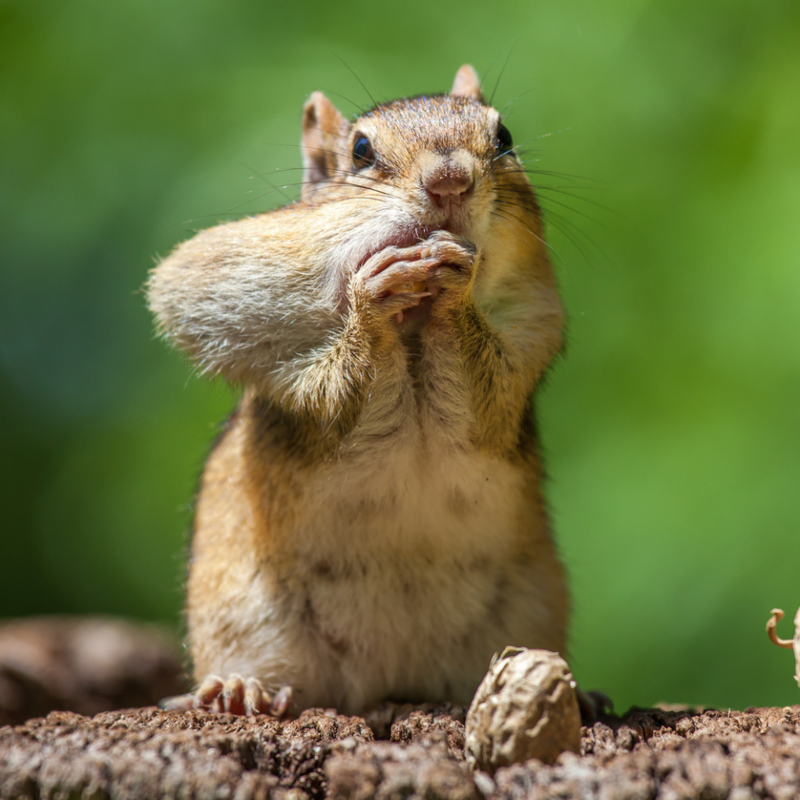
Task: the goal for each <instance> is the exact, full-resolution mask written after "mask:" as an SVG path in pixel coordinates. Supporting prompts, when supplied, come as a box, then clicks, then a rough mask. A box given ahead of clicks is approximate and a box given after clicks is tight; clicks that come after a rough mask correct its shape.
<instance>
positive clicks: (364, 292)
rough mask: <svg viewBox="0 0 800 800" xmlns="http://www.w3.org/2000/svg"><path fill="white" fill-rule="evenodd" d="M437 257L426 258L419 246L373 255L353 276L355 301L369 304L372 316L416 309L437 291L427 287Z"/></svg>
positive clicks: (353, 298)
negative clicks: (373, 314)
mask: <svg viewBox="0 0 800 800" xmlns="http://www.w3.org/2000/svg"><path fill="white" fill-rule="evenodd" d="M437 263H438V262H437V261H436V259H434V258H430V257H428V258H425V257H422V250H421V247H420V246H419V245H414V246H412V247H394V246H391V247H385V248H384V249H383V250H380V251H379V252H377V253H375V254H374V255H372V256H370V257H369V258H368V259H367V260H366V261H365V262H364V264H363V265H362V266H361V267H360V268H359V269H358V271H357V272H356V274H355V275H354V276H353V279H352V283H351V291H352V293H353V297H352V300H351V301H352V302H355V303H356V304H359V301H361V302H366V304H368V305H369V306H370V308H371V309H372V313H376V312H377V313H378V314H379V315H380V316H383V317H386V318H390V317H393V316H395V315H400V316H402V312H403V311H406V310H408V309H410V308H414V307H415V306H417V305H419V303H420V302H421V301H422V300H424V299H425V298H426V297H431V295H432V294H433V292H432V291H431V290H430V289H429V288H428V286H427V285H426V280H427V279H428V278H429V277H430V274H431V269H432V268H433V267H435V266H436V265H437Z"/></svg>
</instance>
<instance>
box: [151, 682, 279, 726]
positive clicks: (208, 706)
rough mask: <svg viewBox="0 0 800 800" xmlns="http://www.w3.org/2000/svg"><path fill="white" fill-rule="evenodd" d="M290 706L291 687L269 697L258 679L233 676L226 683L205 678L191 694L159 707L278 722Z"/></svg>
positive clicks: (178, 696)
mask: <svg viewBox="0 0 800 800" xmlns="http://www.w3.org/2000/svg"><path fill="white" fill-rule="evenodd" d="M291 704H292V688H291V686H282V687H281V688H280V689H278V691H277V692H275V694H270V693H269V692H268V691H267V690H266V689H265V688H264V687H263V686H262V684H261V681H259V680H258V678H247V679H245V678H243V677H242V676H241V675H237V674H236V673H232V674H231V675H229V676H228V679H227V680H225V681H223V680H222V678H219V677H217V676H216V675H208V676H207V677H206V678H205V679H204V680H203V682H202V683H201V684H200V686H198V688H197V689H196V690H195V691H194V692H191V693H189V694H181V695H177V696H176V697H165V698H164V699H163V700H162V701H161V702H160V703H159V704H158V705H159V706H160V707H161V708H163V709H164V710H165V711H188V710H190V709H194V708H196V709H202V710H204V711H211V712H214V713H217V714H237V715H239V716H246V717H254V716H256V715H258V714H269V715H271V716H273V717H278V718H280V717H283V716H285V715H286V714H287V713H288V711H289V707H290V706H291Z"/></svg>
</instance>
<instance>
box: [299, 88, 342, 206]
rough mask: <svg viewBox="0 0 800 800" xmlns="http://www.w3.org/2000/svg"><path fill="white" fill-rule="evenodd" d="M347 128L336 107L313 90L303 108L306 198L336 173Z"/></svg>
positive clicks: (302, 146) (304, 196) (304, 184)
mask: <svg viewBox="0 0 800 800" xmlns="http://www.w3.org/2000/svg"><path fill="white" fill-rule="evenodd" d="M347 128H348V123H347V120H346V119H345V118H344V117H343V116H342V115H341V114H340V113H339V111H338V110H337V108H336V106H335V105H334V104H333V103H331V101H330V100H328V98H327V97H325V95H324V94H322V92H314V93H313V94H312V95H311V97H310V98H309V99H308V102H307V103H306V104H305V106H304V107H303V136H302V139H301V141H300V147H301V149H302V151H303V168H304V172H303V191H302V195H301V196H302V198H303V200H306V199H307V198H308V197H309V196H310V195H311V194H312V193H313V192H314V191H315V190H316V189H317V187H318V184H320V183H322V182H323V181H326V180H328V179H329V178H330V177H331V176H332V175H334V171H335V169H336V156H337V153H338V152H339V151H340V150H341V149H342V141H343V139H344V136H345V134H346V132H347Z"/></svg>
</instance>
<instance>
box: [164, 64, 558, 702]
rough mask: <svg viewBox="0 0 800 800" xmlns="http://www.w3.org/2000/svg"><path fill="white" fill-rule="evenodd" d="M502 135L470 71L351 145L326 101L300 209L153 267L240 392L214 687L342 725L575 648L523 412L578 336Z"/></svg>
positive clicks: (185, 324) (178, 331) (207, 546)
mask: <svg viewBox="0 0 800 800" xmlns="http://www.w3.org/2000/svg"><path fill="white" fill-rule="evenodd" d="M500 125H501V123H500V120H499V116H498V114H497V112H496V111H495V110H494V109H492V108H490V107H488V106H486V105H484V103H483V102H482V99H481V98H480V94H479V89H478V85H477V79H476V78H475V77H474V72H472V70H471V68H462V70H460V71H459V74H458V76H457V78H456V84H455V86H454V93H453V94H450V95H442V96H435V97H420V98H412V99H409V100H399V101H394V102H392V103H388V104H385V105H383V106H378V107H376V108H375V109H373V110H371V111H369V112H367V114H365V115H364V116H362V117H361V118H359V119H357V120H355V121H354V122H353V123H352V124H351V123H348V122H347V121H346V120H345V119H344V118H343V117H341V115H339V114H338V112H337V111H336V110H335V108H334V107H333V106H332V105H331V104H330V101H328V100H327V99H326V98H324V96H322V95H319V94H318V93H317V94H315V95H314V96H312V99H311V100H310V101H309V103H308V104H307V105H306V110H305V114H304V121H303V142H304V145H305V148H306V158H305V165H306V174H307V181H308V183H307V186H306V189H305V190H304V193H303V199H302V200H301V201H300V202H299V203H297V204H295V205H292V206H289V207H287V208H284V209H281V210H278V211H273V212H270V213H268V214H264V215H260V216H257V217H253V218H248V219H243V220H240V221H238V222H233V223H229V224H226V225H221V226H218V227H216V228H212V229H210V230H206V231H203V232H201V233H199V234H198V235H197V236H196V237H195V238H194V239H192V240H191V241H189V242H186V243H185V244H183V245H181V246H180V247H179V248H178V249H177V250H176V251H175V252H174V253H173V254H172V255H171V256H170V257H169V258H167V259H166V260H164V261H163V262H162V263H161V264H160V265H159V266H158V267H157V268H156V269H155V270H154V272H153V274H152V277H151V279H150V283H149V298H150V305H151V308H152V310H153V312H154V314H155V315H156V318H157V319H158V323H159V326H160V329H161V331H162V332H163V333H164V334H165V335H166V336H167V337H168V338H169V339H171V340H172V341H173V342H174V343H175V344H176V345H177V346H178V347H180V348H181V349H183V350H184V351H185V352H186V353H188V355H189V356H190V358H191V359H192V360H193V361H194V362H195V363H196V364H197V365H198V366H199V368H200V369H201V370H203V371H204V372H206V373H208V374H210V375H222V376H224V377H225V378H226V379H227V380H229V381H231V382H233V383H237V384H241V385H243V387H244V393H243V399H242V401H241V406H240V409H239V411H238V413H237V415H236V416H235V418H234V419H233V421H232V424H231V425H230V427H229V430H228V431H227V433H226V434H225V436H224V437H223V439H222V441H221V442H220V443H219V444H218V446H217V448H216V449H215V450H214V452H213V453H212V455H211V457H210V458H209V461H208V464H207V466H206V471H205V474H204V477H203V483H202V489H201V492H200V496H199V499H198V508H197V517H196V521H195V535H194V540H193V545H192V561H191V567H190V574H189V584H188V601H187V614H188V623H189V645H190V649H191V653H192V657H193V660H194V666H195V672H196V675H197V676H198V677H199V678H202V677H203V676H204V675H206V674H209V673H216V674H222V675H228V674H230V673H238V674H241V675H244V676H246V677H255V678H258V679H260V680H261V681H262V682H263V683H264V684H265V685H270V686H280V685H290V686H291V687H292V688H293V690H294V700H295V705H296V707H297V708H298V709H299V708H306V707H310V706H320V705H321V706H326V707H336V708H338V709H339V710H340V711H342V712H346V713H347V712H355V711H359V710H362V709H363V708H364V707H365V706H367V705H369V704H371V703H375V702H377V701H380V700H382V699H387V698H388V699H395V700H454V701H458V702H462V703H466V702H469V700H470V698H471V696H472V693H473V692H474V690H475V688H476V686H477V684H478V682H479V680H480V678H481V677H482V675H483V674H484V672H485V670H486V668H487V667H488V663H489V660H490V658H491V656H492V654H493V653H494V652H496V651H498V650H502V649H503V647H504V646H506V645H518V646H532V647H544V648H548V649H551V650H556V651H563V649H564V644H565V629H566V623H567V611H568V600H567V593H566V588H565V584H564V578H563V574H562V569H561V566H560V563H559V561H558V558H557V556H556V553H555V548H554V546H553V543H552V540H551V536H550V533H549V529H548V523H547V518H546V513H545V510H544V504H543V500H542V496H541V491H540V483H541V470H540V466H539V459H538V456H537V442H536V436H535V431H534V426H533V421H532V407H531V399H532V396H533V394H534V391H535V389H536V387H537V385H538V383H539V381H540V380H541V378H542V375H543V373H544V371H545V369H546V368H547V366H548V364H549V363H550V362H551V360H552V359H553V357H554V356H555V355H556V353H557V352H558V351H559V349H560V347H561V342H562V324H563V323H562V320H563V314H562V310H561V305H560V302H559V298H558V294H557V290H556V286H555V280H554V278H553V274H552V270H551V267H550V264H549V261H548V258H547V254H546V250H545V247H544V244H543V240H542V226H541V220H540V215H539V210H538V206H537V203H536V200H535V197H534V194H533V191H532V189H531V187H530V184H529V183H528V181H527V178H526V177H525V175H524V172H523V171H522V168H521V165H520V164H519V161H518V160H517V158H516V156H515V155H514V154H513V152H510V151H508V150H507V148H506V149H504V148H503V147H502V146H501V144H499V141H500V140H501V139H502V137H501V136H500V134H499V126H500ZM361 140H366V141H367V144H368V147H365V146H364V144H363V142H361ZM364 152H366V156H365V157H362V155H363V153H364ZM371 159H372V160H371Z"/></svg>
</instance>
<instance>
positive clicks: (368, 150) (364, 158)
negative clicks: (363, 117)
mask: <svg viewBox="0 0 800 800" xmlns="http://www.w3.org/2000/svg"><path fill="white" fill-rule="evenodd" d="M374 163H375V151H374V150H373V149H372V145H371V144H370V143H369V139H367V137H366V136H359V137H358V138H357V139H356V142H355V144H354V145H353V166H354V167H355V168H356V169H364V168H365V167H371V166H372V165H373V164H374Z"/></svg>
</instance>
